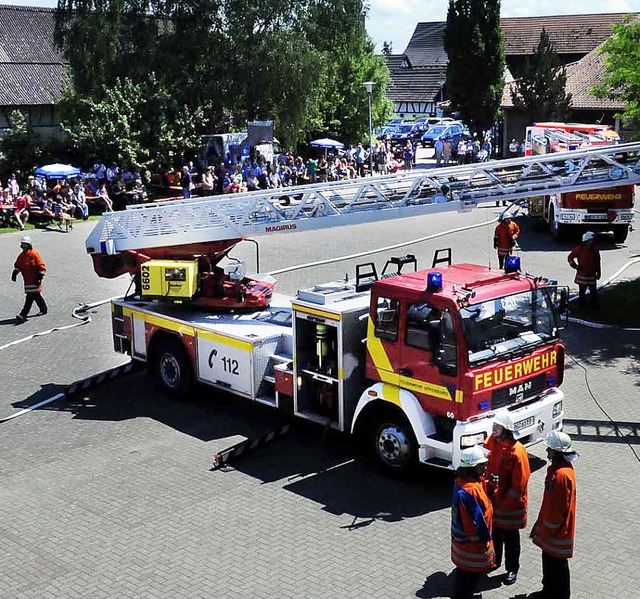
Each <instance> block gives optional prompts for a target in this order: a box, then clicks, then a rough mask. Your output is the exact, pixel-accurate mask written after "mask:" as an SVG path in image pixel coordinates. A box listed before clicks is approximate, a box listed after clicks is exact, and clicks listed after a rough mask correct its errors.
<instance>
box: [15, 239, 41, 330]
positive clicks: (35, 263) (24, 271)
mask: <svg viewBox="0 0 640 599" xmlns="http://www.w3.org/2000/svg"><path fill="white" fill-rule="evenodd" d="M20 247H21V248H22V252H20V254H19V255H18V257H17V258H16V263H15V264H14V266H13V273H11V280H12V281H13V282H14V283H15V281H16V280H17V279H18V274H21V275H22V279H23V281H24V292H25V300H24V306H23V308H22V311H21V312H20V314H18V315H17V316H16V323H17V324H20V323H23V322H25V321H26V320H27V317H28V316H29V311H30V310H31V306H33V302H35V303H36V304H37V306H38V308H39V309H40V312H39V313H38V316H42V315H44V314H46V313H47V303H46V302H45V301H44V298H43V297H42V295H41V293H42V279H43V278H44V275H45V273H46V272H47V267H46V266H45V264H44V260H42V258H41V257H40V254H38V252H36V251H35V250H34V249H33V242H32V240H31V237H30V236H29V235H25V236H24V237H23V238H22V239H21V241H20Z"/></svg>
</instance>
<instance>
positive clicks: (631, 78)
mask: <svg viewBox="0 0 640 599" xmlns="http://www.w3.org/2000/svg"><path fill="white" fill-rule="evenodd" d="M600 54H601V55H603V56H604V63H605V72H604V74H603V75H602V80H601V83H600V85H598V86H596V87H594V90H593V93H594V94H595V95H596V96H597V97H600V98H610V99H615V100H622V101H623V102H624V111H623V112H622V113H621V114H619V115H616V116H619V117H621V118H622V119H623V120H624V121H625V123H626V124H628V125H631V126H633V127H634V128H639V127H640V22H631V21H630V20H629V21H627V22H626V23H624V24H622V25H618V24H614V25H613V35H612V36H611V37H609V38H608V39H607V40H606V41H605V42H604V44H603V45H602V47H601V48H600Z"/></svg>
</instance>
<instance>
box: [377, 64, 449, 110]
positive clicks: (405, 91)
mask: <svg viewBox="0 0 640 599" xmlns="http://www.w3.org/2000/svg"><path fill="white" fill-rule="evenodd" d="M385 61H386V63H387V67H388V68H389V71H390V73H391V83H390V84H389V87H388V88H387V96H388V97H389V98H390V99H391V100H393V101H394V102H416V101H422V102H431V101H433V100H434V99H436V97H437V96H438V94H439V93H440V81H442V80H443V79H444V76H443V72H444V70H443V69H439V68H422V69H412V68H410V67H402V66H401V65H402V64H403V62H405V59H404V56H403V55H402V54H395V55H391V56H385ZM405 64H406V62H405Z"/></svg>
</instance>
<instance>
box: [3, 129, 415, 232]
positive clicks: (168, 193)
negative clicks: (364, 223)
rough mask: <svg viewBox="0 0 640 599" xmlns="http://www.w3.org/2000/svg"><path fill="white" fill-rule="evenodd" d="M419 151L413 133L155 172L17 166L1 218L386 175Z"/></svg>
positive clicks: (78, 214) (17, 221)
mask: <svg viewBox="0 0 640 599" xmlns="http://www.w3.org/2000/svg"><path fill="white" fill-rule="evenodd" d="M415 156H416V147H415V145H414V144H412V143H411V142H410V141H409V142H407V143H406V144H404V145H400V146H394V145H393V144H392V143H391V142H390V141H389V140H386V139H383V140H378V141H377V142H376V143H375V144H374V146H373V147H372V148H371V149H368V148H364V147H363V145H362V144H357V145H353V146H349V147H348V148H347V149H346V150H345V151H341V152H340V153H339V154H338V153H332V154H331V155H327V153H325V154H324V155H321V156H319V157H318V158H316V157H313V156H311V157H309V158H306V159H304V158H303V157H302V156H294V154H293V153H291V152H286V153H282V154H279V155H277V156H276V157H275V158H274V159H273V160H272V161H270V160H267V159H266V158H265V156H263V155H262V154H260V153H258V154H256V155H252V156H251V157H241V156H232V155H231V153H228V154H227V156H226V157H225V159H224V160H220V161H219V162H218V164H216V165H213V166H208V167H205V168H204V169H198V168H197V167H196V166H194V164H193V162H189V163H188V164H186V165H184V166H182V167H180V168H177V169H169V168H166V169H162V171H161V172H159V173H155V174H151V173H150V172H148V171H145V172H140V170H138V169H136V168H123V169H120V168H119V166H118V165H117V164H113V163H111V164H109V165H105V164H103V163H101V162H99V163H96V164H94V165H93V168H92V169H90V172H88V173H84V174H83V175H81V176H77V177H69V178H60V179H47V178H43V177H36V176H35V175H33V174H32V175H29V176H27V177H18V176H16V174H15V173H13V174H12V175H11V176H10V177H9V178H8V180H7V182H6V184H5V185H2V182H0V189H1V190H2V192H1V198H0V226H15V227H19V228H20V229H24V228H25V225H26V223H27V222H29V221H31V222H32V223H34V224H38V222H41V223H44V224H49V223H50V222H56V223H57V224H58V226H61V223H63V222H64V221H67V222H72V221H73V220H74V219H87V218H88V217H89V214H90V213H97V214H101V213H102V212H109V211H114V210H123V209H124V208H125V207H126V206H127V205H130V204H141V203H144V202H147V201H151V200H152V199H156V200H158V199H167V198H177V197H183V198H191V197H193V196H194V195H195V196H209V195H218V194H219V195H222V194H231V193H242V192H247V191H256V190H266V189H276V188H281V187H289V186H295V185H302V184H309V183H324V182H329V181H339V180H343V179H355V178H356V177H363V176H366V175H368V174H369V170H370V166H373V170H374V173H373V174H376V175H378V174H379V175H385V174H388V173H395V172H396V171H398V170H399V169H402V168H404V169H411V168H413V165H414V164H415ZM147 186H149V189H150V191H149V192H147ZM152 196H153V197H152Z"/></svg>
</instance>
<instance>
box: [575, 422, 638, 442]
mask: <svg viewBox="0 0 640 599" xmlns="http://www.w3.org/2000/svg"><path fill="white" fill-rule="evenodd" d="M563 430H564V431H565V432H567V433H569V434H570V435H571V438H572V439H575V440H578V441H595V442H596V443H632V444H634V445H640V423H638V422H612V421H610V420H579V419H575V418H569V419H566V420H565V421H564V427H563Z"/></svg>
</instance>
